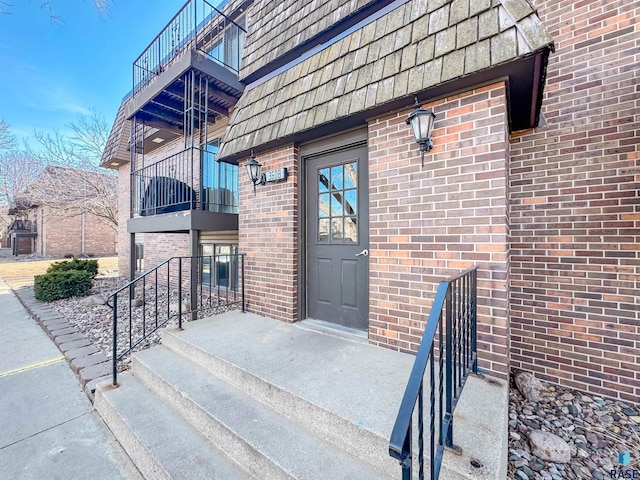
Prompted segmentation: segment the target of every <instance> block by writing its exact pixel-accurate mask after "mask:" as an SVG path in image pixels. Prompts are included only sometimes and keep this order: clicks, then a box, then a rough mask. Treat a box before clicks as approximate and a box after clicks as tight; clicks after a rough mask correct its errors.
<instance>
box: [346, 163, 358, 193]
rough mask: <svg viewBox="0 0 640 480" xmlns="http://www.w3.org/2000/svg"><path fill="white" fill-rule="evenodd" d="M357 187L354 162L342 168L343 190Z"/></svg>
mask: <svg viewBox="0 0 640 480" xmlns="http://www.w3.org/2000/svg"><path fill="white" fill-rule="evenodd" d="M357 186H358V164H357V163H356V162H353V163H347V164H346V165H345V166H344V188H355V187H357Z"/></svg>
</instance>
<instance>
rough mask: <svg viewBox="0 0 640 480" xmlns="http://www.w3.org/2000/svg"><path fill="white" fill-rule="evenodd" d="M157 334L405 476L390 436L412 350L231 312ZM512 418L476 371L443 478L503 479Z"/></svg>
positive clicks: (504, 397)
mask: <svg viewBox="0 0 640 480" xmlns="http://www.w3.org/2000/svg"><path fill="white" fill-rule="evenodd" d="M161 335H162V343H163V345H164V346H165V347H166V348H169V349H170V350H173V351H174V352H175V353H177V354H179V355H181V356H183V357H184V358H186V359H188V360H189V361H191V362H193V363H195V364H197V365H199V366H200V367H202V368H203V369H205V370H206V371H207V372H208V373H210V374H213V375H215V376H217V377H218V378H220V379H222V380H224V381H225V382H226V383H228V384H230V385H232V386H233V387H235V388H236V389H238V390H239V391H241V392H243V393H244V394H246V395H248V396H250V397H252V398H254V399H256V400H258V401H259V402H261V403H263V404H264V405H266V406H268V407H269V408H271V409H272V410H273V411H275V412H277V413H279V414H280V415H282V416H283V417H286V418H288V419H290V420H292V421H293V422H294V423H297V424H299V425H303V426H304V427H305V428H306V429H308V430H309V431H311V432H313V433H314V434H315V435H317V436H319V437H320V438H322V439H324V440H326V441H328V442H330V443H332V444H334V445H336V446H338V447H339V448H341V449H343V450H345V451H347V452H349V453H350V454H352V455H355V456H356V457H359V458H361V459H363V460H364V461H365V462H366V463H368V464H370V465H373V466H374V468H375V470H376V471H378V472H379V473H380V474H381V475H384V476H386V477H387V478H397V477H399V476H400V467H399V465H398V464H397V462H396V461H395V460H393V459H392V458H391V457H390V456H389V454H388V446H389V443H388V442H389V437H390V434H391V430H392V428H393V425H394V422H395V418H396V415H397V412H398V408H399V404H400V401H401V399H402V396H403V394H404V389H405V387H406V382H407V379H408V377H409V373H410V371H411V368H412V366H413V362H414V360H415V357H414V356H412V355H407V354H403V353H399V352H395V351H391V350H388V349H384V348H380V347H376V346H373V345H369V344H363V343H362V342H361V341H359V340H358V341H353V340H350V339H348V338H342V337H338V336H335V335H332V334H330V333H323V332H320V331H317V330H311V329H309V328H305V327H304V325H302V326H301V325H299V324H294V325H291V324H286V323H283V322H278V321H275V320H271V319H267V318H264V317H260V316H258V315H254V314H250V313H246V314H242V313H240V312H235V311H234V312H227V313H225V314H222V315H217V316H215V317H211V318H208V319H203V320H199V321H198V322H193V323H188V324H186V325H185V329H184V330H183V331H177V330H165V331H163V332H162V333H161ZM507 421H508V387H507V385H506V383H505V382H503V381H499V380H494V379H482V378H478V377H470V378H469V379H468V381H467V385H466V386H465V390H464V392H463V395H462V397H461V399H460V401H459V403H458V406H457V408H456V412H455V420H454V441H455V443H456V444H457V445H458V446H460V447H462V451H463V454H462V455H461V456H457V455H455V454H453V453H451V452H445V457H444V463H443V471H442V472H441V478H442V479H457V478H473V479H492V480H493V479H500V480H502V479H503V478H505V477H506V458H507ZM477 462H479V463H480V464H482V465H483V467H481V468H476V467H473V466H472V464H475V465H477ZM327 478H328V477H327Z"/></svg>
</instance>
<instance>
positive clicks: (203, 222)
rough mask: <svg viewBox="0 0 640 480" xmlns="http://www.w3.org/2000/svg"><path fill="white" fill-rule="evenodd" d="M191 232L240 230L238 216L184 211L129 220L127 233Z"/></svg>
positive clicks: (201, 211)
mask: <svg viewBox="0 0 640 480" xmlns="http://www.w3.org/2000/svg"><path fill="white" fill-rule="evenodd" d="M189 230H206V231H228V230H238V215H237V214H235V213H218V212H207V211H203V210H184V211H181V212H175V213H164V214H161V215H151V216H148V217H135V218H130V219H128V220H127V232H129V233H146V232H149V233H150V232H156V233H160V232H165V233H168V232H188V231H189Z"/></svg>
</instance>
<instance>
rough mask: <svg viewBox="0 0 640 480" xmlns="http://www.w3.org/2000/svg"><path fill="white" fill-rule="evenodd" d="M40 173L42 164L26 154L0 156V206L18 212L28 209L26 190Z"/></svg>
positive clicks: (13, 151)
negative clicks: (2, 205) (14, 209)
mask: <svg viewBox="0 0 640 480" xmlns="http://www.w3.org/2000/svg"><path fill="white" fill-rule="evenodd" d="M41 171H42V164H41V163H40V162H39V161H38V160H37V159H36V158H35V157H33V156H32V155H31V154H30V153H28V152H24V151H16V150H10V151H8V152H6V153H2V154H0V204H4V205H6V206H8V207H9V208H16V209H18V210H20V209H26V208H28V207H29V206H30V201H29V200H28V199H27V188H28V186H29V184H30V183H31V182H33V181H34V180H35V179H36V177H37V176H38V175H39V174H40V172H41Z"/></svg>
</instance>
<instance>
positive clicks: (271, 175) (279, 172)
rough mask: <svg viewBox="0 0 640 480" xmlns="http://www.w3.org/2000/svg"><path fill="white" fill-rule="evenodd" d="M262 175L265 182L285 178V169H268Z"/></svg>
mask: <svg viewBox="0 0 640 480" xmlns="http://www.w3.org/2000/svg"><path fill="white" fill-rule="evenodd" d="M264 176H265V178H266V179H267V182H277V181H278V180H286V179H287V169H286V168H276V169H275V170H269V171H268V172H264Z"/></svg>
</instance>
